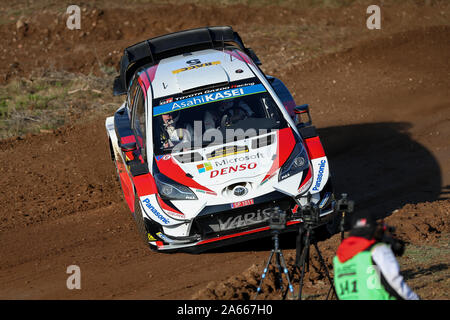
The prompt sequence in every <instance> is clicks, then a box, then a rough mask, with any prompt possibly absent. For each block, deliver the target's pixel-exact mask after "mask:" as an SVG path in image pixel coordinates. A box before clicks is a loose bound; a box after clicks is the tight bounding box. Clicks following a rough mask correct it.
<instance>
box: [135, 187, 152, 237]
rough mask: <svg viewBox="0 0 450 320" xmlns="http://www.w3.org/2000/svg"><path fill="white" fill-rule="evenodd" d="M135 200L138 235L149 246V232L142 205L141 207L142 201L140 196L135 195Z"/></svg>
mask: <svg viewBox="0 0 450 320" xmlns="http://www.w3.org/2000/svg"><path fill="white" fill-rule="evenodd" d="M134 198H135V200H134V220H135V221H136V226H137V229H138V233H139V236H140V237H141V239H142V240H143V241H144V243H145V244H147V245H148V244H149V243H148V231H147V228H146V227H145V221H144V216H143V213H142V209H141V205H140V203H139V202H140V201H139V197H138V195H136V194H135V197H134Z"/></svg>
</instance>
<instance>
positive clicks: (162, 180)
mask: <svg viewBox="0 0 450 320" xmlns="http://www.w3.org/2000/svg"><path fill="white" fill-rule="evenodd" d="M155 182H156V187H157V188H158V192H159V195H160V196H161V199H164V200H197V199H198V198H197V196H196V195H195V193H194V192H192V190H191V189H189V188H188V187H186V186H183V185H181V184H179V183H177V182H175V181H173V180H172V179H169V178H168V177H166V176H165V175H163V174H161V173H157V174H156V175H155Z"/></svg>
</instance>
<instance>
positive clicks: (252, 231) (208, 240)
mask: <svg viewBox="0 0 450 320" xmlns="http://www.w3.org/2000/svg"><path fill="white" fill-rule="evenodd" d="M300 222H301V221H289V222H287V223H286V225H287V226H290V225H293V224H296V223H300ZM269 229H270V227H263V228H258V229H254V230H249V231H244V232H239V233H234V234H229V235H226V236H221V237H217V238H212V239H207V240H203V241H200V242H199V243H197V245H200V244H206V243H210V242H214V241H220V240H225V239H229V238H235V237H239V236H244V235H247V234H252V233H255V232H261V231H266V230H269Z"/></svg>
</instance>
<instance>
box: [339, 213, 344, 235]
mask: <svg viewBox="0 0 450 320" xmlns="http://www.w3.org/2000/svg"><path fill="white" fill-rule="evenodd" d="M344 228H345V211H344V212H342V217H341V225H340V229H341V241H342V240H344Z"/></svg>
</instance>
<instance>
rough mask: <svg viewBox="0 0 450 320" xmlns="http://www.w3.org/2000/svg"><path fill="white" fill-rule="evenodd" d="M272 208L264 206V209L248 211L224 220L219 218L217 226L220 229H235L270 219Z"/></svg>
mask: <svg viewBox="0 0 450 320" xmlns="http://www.w3.org/2000/svg"><path fill="white" fill-rule="evenodd" d="M271 212H272V209H271V208H266V209H264V210H260V209H259V210H257V211H256V212H249V213H245V214H241V215H238V216H234V217H229V218H228V219H226V220H225V221H223V220H221V219H219V226H220V230H221V231H225V230H230V229H236V228H239V227H245V226H249V225H253V224H258V223H261V222H264V221H267V220H269V219H270V215H271Z"/></svg>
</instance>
